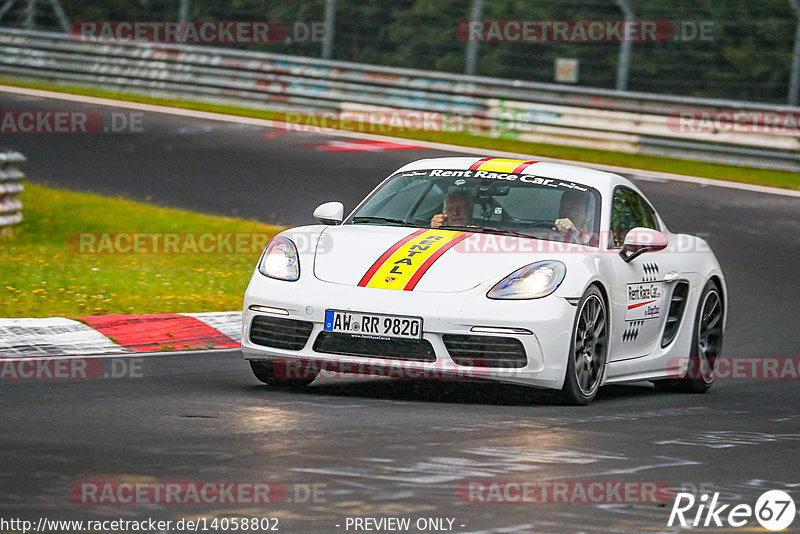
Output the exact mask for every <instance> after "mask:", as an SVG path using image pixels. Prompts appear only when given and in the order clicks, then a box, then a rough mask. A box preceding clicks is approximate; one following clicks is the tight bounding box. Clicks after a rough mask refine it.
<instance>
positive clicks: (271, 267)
mask: <svg viewBox="0 0 800 534" xmlns="http://www.w3.org/2000/svg"><path fill="white" fill-rule="evenodd" d="M258 272H260V273H261V274H263V275H264V276H269V277H270V278H277V279H278V280H288V281H290V282H294V281H295V280H297V279H298V278H300V259H299V258H298V257H297V247H296V246H295V245H294V243H292V242H291V240H289V239H286V238H285V237H276V238H274V239H272V241H270V242H269V244H268V245H267V249H266V250H265V251H264V255H263V256H261V260H260V261H259V262H258Z"/></svg>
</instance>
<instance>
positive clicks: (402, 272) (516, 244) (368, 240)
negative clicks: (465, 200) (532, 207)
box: [314, 224, 553, 293]
mask: <svg viewBox="0 0 800 534" xmlns="http://www.w3.org/2000/svg"><path fill="white" fill-rule="evenodd" d="M501 240H502V246H500V241H501ZM536 241H537V240H535V239H526V238H517V237H511V236H496V235H491V234H473V233H469V232H454V231H442V230H430V229H424V228H409V227H397V226H374V225H352V224H348V225H342V226H334V227H327V228H326V229H325V230H324V231H323V233H322V235H321V236H320V239H319V240H318V242H317V248H316V251H315V254H314V276H315V277H316V278H318V279H319V280H322V281H325V282H331V283H336V284H344V285H351V286H359V285H361V286H368V287H379V288H384V289H397V290H406V291H411V290H413V291H418V292H419V291H422V292H437V293H453V292H459V291H467V290H470V289H473V288H475V287H477V286H479V285H481V284H484V283H489V282H491V283H492V285H493V284H494V283H496V282H499V281H500V280H501V279H502V278H504V277H505V276H507V275H508V274H510V273H512V272H514V271H515V270H517V269H519V268H520V267H523V266H525V265H528V264H529V263H532V262H534V261H537V260H540V259H548V258H551V257H552V256H553V255H552V254H550V255H546V254H542V253H538V252H531V250H532V248H533V247H532V246H531V244H530V243H531V242H536ZM476 243H477V245H476ZM492 243H494V244H495V245H497V246H492ZM414 244H418V245H419V248H422V247H426V245H427V247H426V248H427V250H425V251H419V252H417V253H415V254H414V255H412V256H410V257H409V256H408V254H407V251H410V250H411V247H413V246H414ZM486 245H488V247H487V246H486ZM419 248H418V250H419ZM398 262H401V263H398ZM395 267H396V268H395ZM391 269H394V273H393V272H392V271H391Z"/></svg>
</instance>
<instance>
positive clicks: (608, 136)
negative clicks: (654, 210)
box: [0, 28, 800, 171]
mask: <svg viewBox="0 0 800 534" xmlns="http://www.w3.org/2000/svg"><path fill="white" fill-rule="evenodd" d="M0 73H2V74H4V75H6V76H13V77H25V78H35V79H40V80H48V81H53V82H56V83H64V84H73V85H89V86H94V87H104V88H110V89H114V90H124V91H126V92H137V93H143V94H147V95H150V96H156V97H168V98H176V97H177V98H182V99H187V100H199V101H206V102H215V103H227V104H234V105H239V106H245V107H254V108H266V109H275V110H294V111H298V110H328V111H335V112H350V113H367V114H369V113H371V112H379V113H380V112H386V111H389V112H391V111H392V110H406V111H408V110H416V111H424V112H430V113H438V114H445V115H462V116H465V117H468V118H469V119H470V121H471V122H470V124H471V125H472V127H473V128H474V129H475V130H476V132H477V133H479V134H484V135H490V136H500V137H510V138H515V139H522V140H526V141H531V142H536V143H548V144H558V145H567V146H577V147H587V148H597V149H605V150H615V151H622V152H628V153H639V154H649V155H657V156H668V157H675V158H684V159H696V160H702V161H714V162H721V163H729V164H736V165H745V166H753V167H761V168H771V169H781V170H792V171H798V170H800V150H799V149H800V130H798V125H797V124H796V123H795V122H793V120H794V119H797V122H800V108H797V107H789V106H774V105H769V104H758V103H752V102H738V101H729V100H711V99H694V98H688V97H676V96H664V95H654V94H648V93H634V92H627V91H612V90H606V89H587V88H581V87H571V86H564V85H557V84H546V83H536V82H523V81H513V80H502V79H493V78H487V77H477V76H465V75H455V74H449V73H442V72H431V71H421V70H414V69H395V68H391V67H381V66H374V65H364V64H358V63H348V62H337V61H326V60H319V59H313V58H306V57H297V56H286V55H280V54H271V53H263V52H252V51H243V50H234V49H225V48H215V47H209V46H192V45H180V44H161V43H81V42H75V41H72V40H70V39H69V38H68V37H67V36H65V35H63V34H57V33H49V32H36V31H26V30H15V29H7V28H0ZM703 112H705V113H707V117H710V118H711V123H709V124H710V126H711V127H710V128H707V129H704V131H702V132H695V131H684V129H683V128H682V127H681V123H680V114H681V113H695V114H696V115H697V116H699V114H700V113H703ZM734 112H738V113H740V114H741V116H740V117H738V118H737V117H735V116H733V113H734ZM724 114H727V115H724ZM760 114H762V115H760ZM763 114H772V117H773V118H775V117H777V118H778V120H779V122H781V127H780V128H775V129H773V130H770V129H769V128H766V127H763V126H764V125H763V124H760V123H759V121H760V120H763ZM759 116H762V119H759V118H758V117H759ZM754 117H755V118H754ZM787 117H788V118H789V119H792V120H786V121H784V120H783V119H785V118H787ZM782 118H783V119H782ZM753 121H755V122H753ZM754 124H755V125H756V126H757V127H754Z"/></svg>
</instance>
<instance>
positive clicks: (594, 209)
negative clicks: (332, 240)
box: [345, 169, 600, 246]
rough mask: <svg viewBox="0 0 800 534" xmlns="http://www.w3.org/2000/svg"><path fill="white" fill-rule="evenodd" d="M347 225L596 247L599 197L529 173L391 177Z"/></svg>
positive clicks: (586, 189)
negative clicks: (492, 235) (400, 227)
mask: <svg viewBox="0 0 800 534" xmlns="http://www.w3.org/2000/svg"><path fill="white" fill-rule="evenodd" d="M345 223H346V224H348V223H349V224H381V225H403V226H413V227H420V228H443V229H456V230H467V231H473V232H487V233H501V234H510V235H520V236H524V237H534V238H537V239H547V240H552V241H574V242H578V243H581V244H585V245H589V246H597V236H598V235H599V226H600V194H599V193H598V192H597V190H596V189H594V188H592V187H589V186H587V185H583V184H579V183H575V182H571V181H568V180H561V179H556V178H545V177H539V176H535V175H530V174H511V173H496V172H487V171H470V170H452V169H433V170H424V171H407V172H401V173H398V174H395V175H394V176H392V177H390V178H389V179H388V180H386V181H385V182H384V183H383V184H382V185H381V187H379V188H378V189H377V190H375V191H374V192H373V193H372V195H370V196H369V197H368V198H367V200H366V201H365V202H364V203H363V204H362V205H361V206H360V207H359V208H358V209H357V210H356V211H355V212H354V213H353V214H352V215H351V216H350V217H349V218H348V219H347V221H345Z"/></svg>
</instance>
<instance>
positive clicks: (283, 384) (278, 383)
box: [250, 360, 319, 389]
mask: <svg viewBox="0 0 800 534" xmlns="http://www.w3.org/2000/svg"><path fill="white" fill-rule="evenodd" d="M250 368H251V369H252V370H253V374H254V375H255V376H256V378H258V379H259V380H260V381H262V382H263V383H265V384H268V385H270V386H275V387H280V388H285V389H301V388H304V387H306V386H307V385H309V384H310V383H311V382H313V381H314V379H315V378H317V375H318V374H319V369H314V368H313V367H312V366H311V365H309V364H308V362H303V361H300V360H274V361H273V360H266V361H263V360H250Z"/></svg>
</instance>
